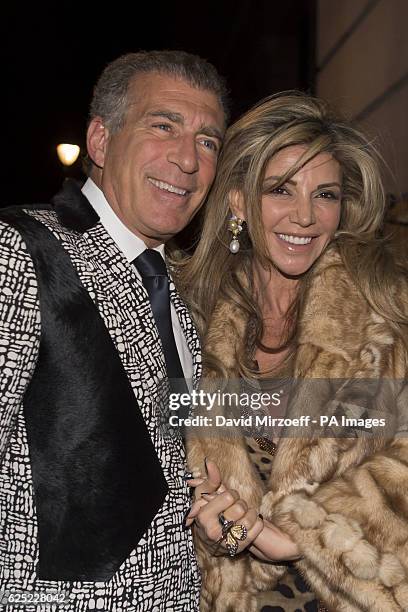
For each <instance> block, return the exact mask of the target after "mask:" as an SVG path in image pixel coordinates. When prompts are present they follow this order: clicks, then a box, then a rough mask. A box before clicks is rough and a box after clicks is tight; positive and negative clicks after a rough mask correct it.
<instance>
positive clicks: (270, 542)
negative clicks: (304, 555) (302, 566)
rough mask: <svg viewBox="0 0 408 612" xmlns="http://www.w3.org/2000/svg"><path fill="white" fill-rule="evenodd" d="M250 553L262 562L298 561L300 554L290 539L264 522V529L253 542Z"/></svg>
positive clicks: (273, 526) (267, 522) (270, 524)
mask: <svg viewBox="0 0 408 612" xmlns="http://www.w3.org/2000/svg"><path fill="white" fill-rule="evenodd" d="M249 550H250V552H251V553H252V554H253V555H255V556H256V557H258V559H261V560H262V561H296V559H299V557H300V553H299V549H298V547H297V545H296V544H295V542H293V541H292V540H291V539H290V537H289V536H288V535H287V534H286V533H284V532H283V531H281V530H280V529H278V528H277V527H275V525H273V524H272V523H270V522H269V521H266V520H264V529H263V530H262V531H261V532H260V534H259V535H258V536H257V538H256V539H255V540H254V541H253V544H252V546H251V548H250V549H249Z"/></svg>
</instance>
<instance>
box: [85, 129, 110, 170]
mask: <svg viewBox="0 0 408 612" xmlns="http://www.w3.org/2000/svg"><path fill="white" fill-rule="evenodd" d="M108 139H109V131H108V129H107V128H106V127H105V126H104V124H103V122H102V119H101V117H94V119H92V121H91V123H90V124H89V127H88V132H87V139H86V143H87V149H88V155H89V157H90V158H91V159H92V161H93V162H94V164H95V165H96V166H98V168H103V166H104V163H105V153H106V146H107V142H108Z"/></svg>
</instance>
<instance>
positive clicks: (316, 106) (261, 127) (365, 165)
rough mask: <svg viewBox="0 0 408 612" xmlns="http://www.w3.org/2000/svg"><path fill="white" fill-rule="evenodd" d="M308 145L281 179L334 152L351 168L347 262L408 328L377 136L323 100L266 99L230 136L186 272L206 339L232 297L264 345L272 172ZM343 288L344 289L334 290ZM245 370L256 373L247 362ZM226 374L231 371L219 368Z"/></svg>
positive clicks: (379, 303) (381, 308)
mask: <svg viewBox="0 0 408 612" xmlns="http://www.w3.org/2000/svg"><path fill="white" fill-rule="evenodd" d="M293 145H304V146H305V152H304V154H303V155H302V156H301V158H300V159H299V160H298V161H297V163H296V164H295V165H294V166H293V167H292V168H290V170H289V171H288V172H287V173H286V174H285V176H283V177H282V178H281V180H280V181H279V184H283V183H284V182H285V181H286V180H288V179H289V178H291V177H292V176H293V175H294V174H296V172H298V170H299V169H300V168H301V167H302V166H304V165H305V164H306V163H307V162H308V161H310V160H311V159H312V158H314V157H315V156H316V155H318V154H319V153H322V152H328V153H330V154H331V155H332V156H333V157H334V158H335V159H336V160H337V161H338V162H339V164H340V166H341V169H342V177H343V178H342V181H343V183H342V211H341V219H340V224H339V228H338V231H337V232H336V235H335V238H334V242H335V243H336V245H337V247H338V249H339V252H340V255H341V257H342V260H343V262H344V265H345V266H346V268H347V270H348V272H349V273H350V275H351V277H352V279H353V280H354V282H355V283H356V285H357V287H359V289H360V291H361V292H362V294H363V295H364V296H365V298H366V299H367V300H368V302H369V303H370V305H371V306H372V308H373V309H375V310H376V311H377V312H378V313H379V314H380V315H382V316H383V317H385V318H387V319H388V320H390V321H391V322H392V325H393V326H394V327H395V329H396V330H397V331H400V330H401V324H405V323H406V318H405V317H404V314H403V312H402V307H401V305H400V304H399V303H398V299H397V298H394V294H395V292H394V291H391V287H392V286H394V287H395V281H397V282H399V279H400V278H401V275H400V271H399V270H398V267H397V266H396V265H395V263H394V261H393V258H392V256H391V255H390V254H389V252H388V249H387V248H386V241H384V240H383V239H381V238H380V237H379V232H380V229H381V227H382V223H383V218H384V212H385V194H384V189H383V184H382V180H381V170H380V168H381V166H382V164H381V158H380V156H379V154H378V152H377V150H376V148H375V146H374V145H373V143H372V142H370V141H369V140H368V139H367V137H366V136H365V135H364V134H363V133H362V132H361V131H360V130H358V129H356V128H354V127H353V126H352V125H351V123H350V122H349V121H347V120H345V119H343V118H342V117H341V116H340V115H339V114H338V113H336V112H335V111H334V110H333V109H331V108H330V106H329V105H328V104H327V103H326V102H324V101H323V100H321V99H318V98H315V97H312V96H308V95H305V94H303V93H301V92H297V91H291V92H283V93H280V94H276V95H272V96H270V97H268V98H265V99H264V100H262V101H261V102H260V103H258V104H257V105H256V106H254V107H253V108H252V109H251V110H249V111H248V112H247V113H245V114H244V115H243V116H242V117H241V118H240V119H239V120H238V121H236V123H234V124H233V125H232V126H231V127H230V128H229V129H228V130H227V133H226V138H225V143H224V147H223V150H222V152H221V155H220V158H219V163H218V169H217V177H216V180H215V182H214V185H213V187H212V189H211V192H210V194H209V198H208V201H207V206H206V212H205V217H204V223H203V230H202V236H201V240H200V242H199V244H198V246H197V249H196V251H195V253H194V255H193V256H192V257H191V258H190V259H189V260H188V261H187V262H186V263H185V264H183V265H182V266H181V269H180V280H181V287H182V290H183V289H184V293H185V295H186V299H187V300H188V302H189V304H190V306H191V308H192V309H193V312H194V313H195V315H196V320H197V323H198V325H199V327H200V329H201V332H202V333H203V334H204V335H205V330H206V328H207V326H208V324H209V321H210V319H211V316H212V314H213V312H214V308H215V306H216V304H217V301H218V300H219V299H220V298H223V299H224V300H225V299H227V300H231V301H233V302H234V303H235V304H236V305H238V307H239V308H241V309H242V310H243V311H245V313H247V314H248V315H249V316H250V317H252V318H253V320H255V340H254V342H255V343H260V342H261V339H262V333H263V326H262V317H261V315H260V312H259V309H258V306H257V303H256V301H255V299H254V288H253V274H252V265H251V264H252V260H253V258H254V257H256V258H258V259H259V260H260V262H261V263H262V264H263V265H264V266H265V267H266V266H273V262H271V261H270V259H269V256H268V250H267V245H266V240H265V234H264V230H263V226H262V220H261V214H260V205H261V198H262V195H263V194H262V190H263V182H264V176H265V169H266V166H267V164H268V162H269V160H270V159H271V158H272V157H273V156H274V155H276V153H278V151H281V150H282V149H284V148H285V147H289V146H293ZM232 190H239V191H240V192H241V193H242V194H243V198H244V202H245V206H246V215H247V219H246V230H247V232H242V233H241V236H242V237H243V239H242V240H241V242H243V244H242V245H241V249H240V250H239V252H238V253H236V254H232V253H230V251H229V248H228V247H229V242H230V240H231V234H230V233H229V232H228V219H229V218H230V214H231V213H230V198H229V196H230V192H231V191H232ZM312 271H313V266H312V269H311V270H310V271H309V272H308V273H306V274H305V275H303V277H302V278H301V279H300V281H299V290H298V292H297V297H296V300H295V302H294V303H293V304H292V307H291V308H290V311H289V312H288V316H287V320H288V330H287V338H286V342H289V343H290V342H291V341H293V340H294V338H295V335H296V320H297V313H298V312H299V310H300V309H301V308H302V301H303V300H304V299H305V296H306V293H307V288H308V285H309V282H310V281H309V279H310V276H311V273H312ZM333 291H335V287H333ZM240 364H241V369H242V371H243V372H246V371H247V370H248V368H249V365H248V360H247V359H246V357H245V355H244V354H243V355H242V358H241V359H240ZM219 366H220V367H219V369H220V370H221V371H222V365H221V364H219Z"/></svg>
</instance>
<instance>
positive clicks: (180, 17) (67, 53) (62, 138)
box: [1, 0, 314, 205]
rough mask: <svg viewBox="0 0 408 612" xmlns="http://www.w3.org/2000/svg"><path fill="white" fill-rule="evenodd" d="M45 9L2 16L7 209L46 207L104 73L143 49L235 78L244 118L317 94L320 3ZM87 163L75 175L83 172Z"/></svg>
mask: <svg viewBox="0 0 408 612" xmlns="http://www.w3.org/2000/svg"><path fill="white" fill-rule="evenodd" d="M83 4H84V6H83V8H82V9H81V8H80V4H79V3H76V4H75V3H64V2H62V3H61V2H60V3H55V4H53V5H50V7H49V8H48V7H47V9H45V8H42V7H41V4H38V5H35V6H34V7H33V6H32V5H31V6H30V7H29V8H26V7H25V6H24V5H21V4H17V5H16V7H15V8H8V9H3V10H2V25H1V40H2V47H3V53H2V58H3V62H2V84H3V87H2V91H3V100H5V103H6V105H5V112H4V114H3V125H2V128H3V135H4V136H5V138H4V140H3V151H4V153H3V163H2V178H3V180H2V182H3V190H2V197H1V204H2V205H6V204H15V203H24V202H44V201H48V200H49V198H50V197H51V196H52V195H53V193H55V192H56V191H57V190H58V188H59V185H60V183H61V181H62V179H63V176H64V173H63V170H62V167H61V165H60V162H59V161H58V159H57V156H56V153H55V147H56V145H57V144H58V143H59V142H75V143H77V144H80V145H82V146H83V143H84V134H85V130H86V123H87V112H88V106H89V101H90V98H91V95H92V88H93V85H94V82H95V80H96V79H97V77H98V76H99V74H100V72H101V70H102V69H103V67H104V66H105V65H106V64H107V63H108V62H109V61H111V60H112V59H114V58H116V57H117V56H119V55H121V54H123V53H127V52H131V51H137V50H139V49H165V48H170V49H184V50H186V51H190V52H192V53H197V54H199V55H201V56H202V57H205V58H207V59H208V60H210V61H211V62H213V63H214V64H215V65H216V66H217V68H218V70H219V71H220V72H221V73H222V74H223V75H224V76H225V77H226V78H227V81H228V84H229V87H230V90H231V96H232V99H233V107H232V116H233V118H234V117H235V118H236V117H237V116H238V115H239V114H240V113H241V112H243V111H244V110H245V109H247V108H248V107H249V106H250V105H251V104H252V103H254V102H256V101H257V100H259V99H260V98H262V97H264V96H266V95H268V94H270V93H273V92H276V91H281V90H285V89H290V88H301V89H304V90H309V91H310V90H313V70H314V64H313V40H314V27H313V24H314V8H313V7H314V2H313V0H285V2H277V1H276V0H258V1H256V0H253V1H250V0H236V1H235V2H234V1H231V0H225V1H223V0H219V1H218V2H205V3H199V2H194V0H190V2H185V1H180V2H177V1H175V2H150V3H149V2H144V3H143V15H142V14H141V12H140V11H139V10H138V8H137V7H138V6H139V3H134V6H135V8H133V9H129V6H128V5H127V4H125V3H121V2H116V3H111V4H110V8H109V9H106V8H104V6H105V4H102V3H99V4H98V5H95V6H94V8H93V9H92V7H89V6H86V3H83ZM79 172H80V163H79V162H77V163H76V164H75V166H74V167H73V168H72V170H71V173H72V174H73V175H75V174H76V175H79Z"/></svg>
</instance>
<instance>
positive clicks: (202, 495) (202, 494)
mask: <svg viewBox="0 0 408 612" xmlns="http://www.w3.org/2000/svg"><path fill="white" fill-rule="evenodd" d="M204 495H211V493H205V492H204V493H201V497H204ZM204 499H205V498H204Z"/></svg>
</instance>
